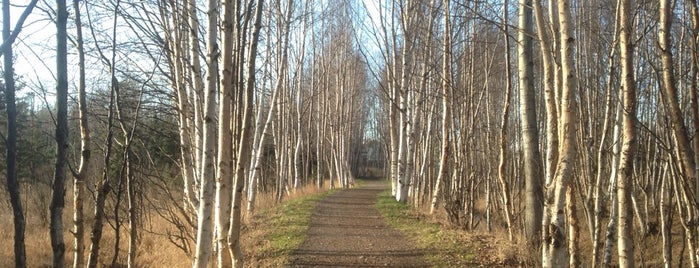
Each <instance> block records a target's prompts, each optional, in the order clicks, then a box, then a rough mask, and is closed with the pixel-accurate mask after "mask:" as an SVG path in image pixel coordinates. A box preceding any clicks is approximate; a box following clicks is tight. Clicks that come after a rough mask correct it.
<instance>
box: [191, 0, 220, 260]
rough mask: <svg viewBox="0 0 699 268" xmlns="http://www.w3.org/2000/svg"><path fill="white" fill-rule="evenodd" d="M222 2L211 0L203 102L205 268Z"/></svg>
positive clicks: (201, 249)
mask: <svg viewBox="0 0 699 268" xmlns="http://www.w3.org/2000/svg"><path fill="white" fill-rule="evenodd" d="M218 5H219V1H215V0H209V2H208V9H207V15H208V18H209V19H208V21H209V22H208V29H209V32H208V34H207V46H208V47H207V62H208V70H207V78H206V82H207V83H206V92H205V97H204V99H205V102H204V110H205V114H204V118H203V120H204V140H203V145H202V146H203V149H204V154H203V157H202V164H201V167H202V176H201V178H200V180H201V189H200V193H199V212H198V213H197V244H196V253H195V255H194V264H193V267H195V268H205V267H207V264H208V262H209V256H210V255H211V243H212V241H211V240H212V238H213V231H212V212H213V211H212V210H213V206H212V205H213V204H212V203H213V201H214V200H213V199H214V198H213V195H214V176H215V174H214V173H215V166H216V164H215V163H214V154H215V151H216V150H215V148H216V141H215V136H216V122H215V118H216V93H217V90H218V88H217V84H218V58H219V54H220V51H219V48H218V41H217V35H218V13H219V6H218Z"/></svg>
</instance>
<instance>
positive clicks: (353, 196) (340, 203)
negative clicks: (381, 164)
mask: <svg viewBox="0 0 699 268" xmlns="http://www.w3.org/2000/svg"><path fill="white" fill-rule="evenodd" d="M386 187H387V185H386V183H384V182H382V181H378V180H373V181H367V182H366V183H365V184H364V185H363V186H361V187H359V188H355V189H347V190H343V191H339V192H337V193H335V194H332V195H330V196H327V197H325V198H324V199H323V200H321V201H319V202H318V205H317V206H316V209H315V211H314V213H313V215H312V217H311V221H310V226H309V230H308V233H307V236H306V240H305V241H304V242H303V243H302V244H301V246H299V248H298V249H297V250H295V251H294V252H293V253H292V254H291V256H290V257H289V261H288V263H287V266H289V267H428V266H429V265H427V263H426V262H425V260H424V259H423V254H424V253H423V252H421V251H420V250H417V249H415V248H414V247H412V246H411V243H410V242H408V240H406V238H405V237H403V236H402V235H401V234H400V233H399V232H398V231H397V230H394V229H393V228H391V227H390V226H389V225H388V224H387V223H386V221H385V220H384V219H383V217H382V216H381V214H380V213H379V211H378V210H377V209H376V207H375V205H376V201H377V199H378V195H379V193H381V192H382V191H384V190H385V189H386Z"/></svg>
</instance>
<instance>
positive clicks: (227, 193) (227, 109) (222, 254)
mask: <svg viewBox="0 0 699 268" xmlns="http://www.w3.org/2000/svg"><path fill="white" fill-rule="evenodd" d="M222 4H223V21H222V22H221V27H222V36H221V40H222V42H223V48H222V50H221V61H222V64H221V65H222V66H221V71H222V72H221V75H220V77H219V79H220V85H219V94H218V95H219V98H218V100H219V113H218V135H217V137H218V149H217V150H216V151H217V153H218V156H217V158H216V159H217V161H218V163H217V167H218V168H217V173H216V186H215V187H216V196H215V202H216V203H215V209H214V219H215V226H216V228H215V230H216V253H217V261H218V262H217V264H218V267H228V266H230V264H229V263H227V262H229V261H230V256H227V254H228V243H227V241H226V238H227V234H228V229H229V228H230V224H231V222H230V214H231V201H232V193H233V191H232V186H233V174H232V172H231V168H232V166H233V159H232V149H233V143H232V142H233V132H232V131H231V130H232V129H231V128H232V127H233V125H232V122H231V121H232V117H233V116H234V115H233V112H232V109H231V105H232V102H233V98H234V97H233V87H234V83H236V81H235V78H234V77H233V76H236V75H237V73H238V70H237V66H235V65H234V61H233V58H234V57H235V55H234V52H233V47H234V41H235V39H236V37H237V35H236V33H235V32H234V31H235V30H234V28H235V27H236V25H235V22H234V17H235V16H237V15H236V14H234V12H235V8H236V7H235V3H234V1H233V0H226V1H223V2H222ZM212 60H213V59H212ZM236 86H237V84H236Z"/></svg>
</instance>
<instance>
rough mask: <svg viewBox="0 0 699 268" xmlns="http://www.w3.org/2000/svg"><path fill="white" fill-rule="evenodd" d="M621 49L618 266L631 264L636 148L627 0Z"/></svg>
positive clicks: (623, 0) (630, 22)
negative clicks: (632, 202) (621, 134)
mask: <svg viewBox="0 0 699 268" xmlns="http://www.w3.org/2000/svg"><path fill="white" fill-rule="evenodd" d="M619 4H620V7H619V10H620V11H619V19H620V20H621V24H620V30H621V32H620V36H619V47H620V50H619V51H620V52H621V78H622V81H621V83H622V92H621V93H622V94H623V102H624V103H623V107H624V108H623V115H622V129H623V130H622V131H623V137H624V138H623V140H622V145H621V155H620V162H619V171H620V173H619V178H618V185H617V186H618V188H617V191H618V194H617V198H618V202H619V221H618V225H619V226H618V230H617V240H618V242H617V243H618V248H617V249H618V253H619V266H620V267H634V243H633V232H632V229H633V210H632V207H631V205H632V204H631V194H632V187H633V180H632V177H631V176H632V175H633V174H632V173H633V156H634V155H635V152H636V126H635V124H636V80H635V79H634V66H633V57H634V55H633V43H632V42H633V40H632V38H633V35H632V34H633V17H632V16H633V11H632V10H631V8H632V5H631V0H621V1H619Z"/></svg>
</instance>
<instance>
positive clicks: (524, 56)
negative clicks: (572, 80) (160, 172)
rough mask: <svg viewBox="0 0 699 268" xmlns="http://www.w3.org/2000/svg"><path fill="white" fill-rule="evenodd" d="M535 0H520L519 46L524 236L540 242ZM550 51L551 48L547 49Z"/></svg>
mask: <svg viewBox="0 0 699 268" xmlns="http://www.w3.org/2000/svg"><path fill="white" fill-rule="evenodd" d="M533 35H534V29H533V25H532V0H520V1H519V31H518V33H517V50H518V53H519V57H518V58H519V61H518V64H517V67H518V70H519V72H518V73H519V100H520V101H519V103H520V104H519V117H520V118H521V120H522V123H521V128H522V146H523V148H522V151H523V153H524V155H523V157H524V158H523V161H524V180H525V182H524V184H525V187H526V189H525V201H524V202H525V212H524V213H525V214H524V222H525V225H524V236H525V238H526V240H527V242H528V243H530V244H532V245H538V244H539V241H540V239H541V236H540V234H541V220H542V213H543V204H544V196H543V192H542V189H541V185H542V183H543V180H542V176H543V172H542V165H541V153H540V152H539V130H538V123H537V116H536V105H535V99H534V98H535V95H536V92H535V90H534V75H533V69H534V68H533V65H534V59H533V56H532V53H533V51H532V36H533ZM544 53H548V52H544Z"/></svg>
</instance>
